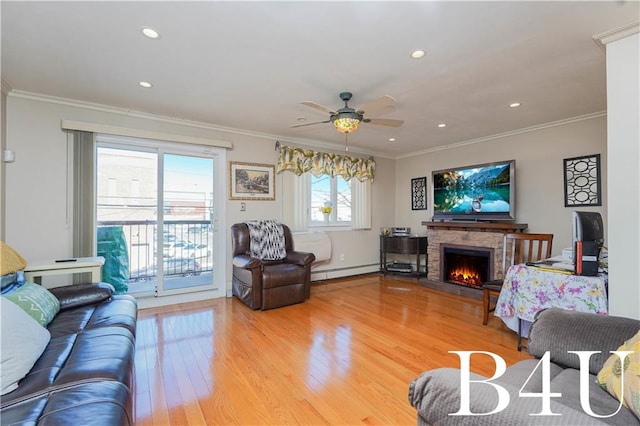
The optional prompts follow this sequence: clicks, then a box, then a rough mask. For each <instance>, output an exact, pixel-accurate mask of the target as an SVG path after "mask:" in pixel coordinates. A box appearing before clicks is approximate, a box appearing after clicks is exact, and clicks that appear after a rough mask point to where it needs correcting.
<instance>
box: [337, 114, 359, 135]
mask: <svg viewBox="0 0 640 426" xmlns="http://www.w3.org/2000/svg"><path fill="white" fill-rule="evenodd" d="M333 125H334V126H335V128H336V130H337V131H339V132H340V133H353V132H355V131H356V130H358V127H360V120H359V119H357V118H353V117H339V118H336V119H335V120H333Z"/></svg>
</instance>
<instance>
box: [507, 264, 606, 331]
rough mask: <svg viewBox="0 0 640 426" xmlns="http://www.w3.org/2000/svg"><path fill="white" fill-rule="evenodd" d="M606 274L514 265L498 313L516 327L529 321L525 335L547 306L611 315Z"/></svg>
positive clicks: (515, 329)
mask: <svg viewBox="0 0 640 426" xmlns="http://www.w3.org/2000/svg"><path fill="white" fill-rule="evenodd" d="M606 287H607V278H606V275H599V276H596V277H586V276H581V275H573V274H566V273H562V272H556V271H550V270H546V269H541V268H537V267H535V266H527V265H513V266H511V267H510V268H509V270H508V271H507V275H506V277H505V279H504V284H503V286H502V291H500V296H499V297H498V301H497V304H496V310H495V315H496V316H497V317H500V318H501V319H502V321H504V323H505V324H506V325H507V326H508V327H509V328H510V329H512V330H514V331H517V330H518V319H522V320H525V321H526V322H528V323H525V325H526V327H525V328H524V329H523V330H522V335H523V336H524V337H526V336H527V335H528V325H530V323H531V321H533V318H534V316H535V314H536V313H537V312H538V311H541V310H542V309H545V308H561V309H567V310H571V311H580V312H592V313H595V314H599V315H607V313H608V301H607V289H606Z"/></svg>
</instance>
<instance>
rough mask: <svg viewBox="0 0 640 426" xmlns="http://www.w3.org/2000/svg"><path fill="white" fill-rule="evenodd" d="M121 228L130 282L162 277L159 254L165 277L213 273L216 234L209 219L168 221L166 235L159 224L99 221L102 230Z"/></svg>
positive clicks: (139, 221) (152, 222)
mask: <svg viewBox="0 0 640 426" xmlns="http://www.w3.org/2000/svg"><path fill="white" fill-rule="evenodd" d="M106 227H119V228H121V229H122V234H123V235H124V239H125V241H126V247H127V256H128V259H129V281H130V282H132V281H143V280H149V279H153V278H154V277H155V276H156V275H158V269H159V268H158V255H159V253H158V251H161V252H162V269H163V272H164V274H163V275H164V276H190V275H199V274H201V273H202V272H211V271H212V268H213V234H212V228H211V222H210V221H207V220H168V221H164V226H163V229H162V234H161V235H162V236H160V233H159V232H158V222H157V221H146V220H133V221H119V220H117V221H99V222H98V228H106Z"/></svg>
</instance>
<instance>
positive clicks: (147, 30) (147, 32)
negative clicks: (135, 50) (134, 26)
mask: <svg viewBox="0 0 640 426" xmlns="http://www.w3.org/2000/svg"><path fill="white" fill-rule="evenodd" d="M142 34H144V35H145V36H147V37H149V38H159V37H160V33H159V32H157V31H156V30H154V29H153V28H149V27H144V28H142Z"/></svg>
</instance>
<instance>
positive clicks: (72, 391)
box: [0, 283, 137, 426]
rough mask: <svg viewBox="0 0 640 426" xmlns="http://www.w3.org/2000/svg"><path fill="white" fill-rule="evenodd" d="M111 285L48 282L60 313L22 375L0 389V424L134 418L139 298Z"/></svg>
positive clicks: (106, 421)
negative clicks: (52, 284)
mask: <svg viewBox="0 0 640 426" xmlns="http://www.w3.org/2000/svg"><path fill="white" fill-rule="evenodd" d="M113 291H114V290H113V287H112V286H111V285H110V284H106V283H99V284H78V285H72V286H66V287H59V288H55V289H51V292H52V293H53V294H54V295H55V296H56V297H57V298H58V299H59V300H60V312H59V313H58V314H57V315H56V316H55V318H54V319H53V321H51V322H50V323H49V325H48V326H47V329H48V330H49V332H50V333H51V340H50V342H49V344H48V345H47V347H46V349H45V351H44V353H43V354H42V355H41V356H40V358H39V359H38V361H37V362H36V363H35V365H34V366H33V368H32V369H31V371H30V372H29V373H28V375H27V376H26V377H25V378H24V379H22V380H21V381H20V383H19V386H18V388H17V389H16V390H14V391H13V392H10V393H7V394H5V395H3V396H2V400H1V402H0V404H1V408H0V418H1V419H2V425H18V424H39V425H40V424H43V425H44V424H55V425H89V424H90V425H109V426H113V425H132V424H134V422H135V417H134V406H133V395H134V392H135V391H134V380H135V378H134V357H135V334H136V319H137V304H136V301H135V299H134V298H132V297H130V296H126V295H120V296H114V295H113Z"/></svg>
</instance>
